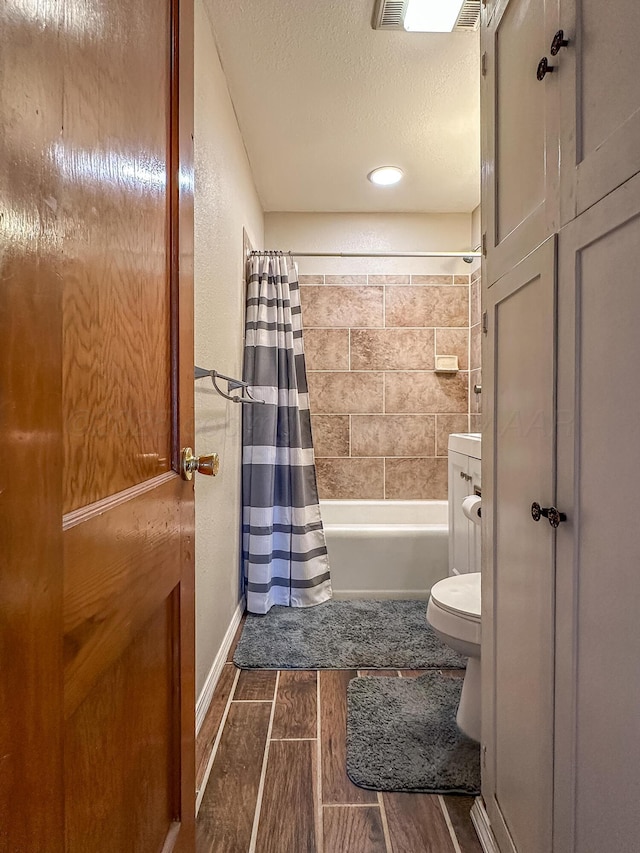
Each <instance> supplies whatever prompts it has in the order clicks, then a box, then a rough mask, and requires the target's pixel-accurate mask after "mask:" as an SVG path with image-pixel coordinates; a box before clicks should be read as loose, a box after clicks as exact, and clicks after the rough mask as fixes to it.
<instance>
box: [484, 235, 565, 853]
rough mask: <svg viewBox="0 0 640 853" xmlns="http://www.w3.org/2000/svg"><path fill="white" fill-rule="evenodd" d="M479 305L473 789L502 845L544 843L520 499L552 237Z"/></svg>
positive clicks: (543, 475) (535, 430)
mask: <svg viewBox="0 0 640 853" xmlns="http://www.w3.org/2000/svg"><path fill="white" fill-rule="evenodd" d="M485 305H486V308H487V311H488V339H487V345H486V346H485V348H484V351H483V369H482V373H483V383H482V384H483V388H482V390H483V397H484V398H485V403H486V405H487V412H488V413H489V417H488V418H487V422H486V429H485V432H484V433H483V437H482V455H483V459H482V508H483V511H482V548H483V578H482V744H483V754H484V764H483V775H482V794H483V797H484V800H485V803H486V808H487V813H488V815H489V818H490V820H491V826H492V828H493V831H494V833H495V836H496V839H497V840H498V843H499V846H500V850H501V853H508V851H512V853H513V851H517V853H549V851H550V850H551V834H552V803H553V677H554V636H553V632H554V585H553V584H554V541H555V533H554V531H553V528H552V527H551V526H550V525H549V523H548V522H547V521H546V519H544V518H543V519H542V520H541V521H539V522H538V523H536V522H534V520H533V518H532V515H531V504H532V503H533V502H534V501H537V502H538V503H540V504H541V505H542V506H544V507H550V506H552V505H554V502H555V477H554V458H555V238H554V237H551V238H549V239H548V240H547V241H546V242H545V243H543V244H542V246H540V247H539V248H538V249H537V250H536V251H535V252H533V253H532V254H531V255H529V256H528V257H527V258H525V259H524V260H523V261H522V262H521V263H520V264H518V265H517V266H516V267H515V268H514V270H513V271H512V272H510V273H508V274H507V275H505V276H504V277H503V278H502V279H500V281H498V282H497V283H496V284H494V285H493V287H491V288H489V289H488V291H487V292H486V294H485ZM485 395H486V396H485ZM483 405H484V404H483ZM485 750H486V752H485Z"/></svg>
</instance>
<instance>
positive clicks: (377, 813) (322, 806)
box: [196, 653, 482, 853]
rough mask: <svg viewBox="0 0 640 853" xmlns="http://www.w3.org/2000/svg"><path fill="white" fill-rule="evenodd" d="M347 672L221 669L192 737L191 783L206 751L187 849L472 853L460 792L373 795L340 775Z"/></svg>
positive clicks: (215, 852) (202, 852) (475, 851)
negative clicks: (193, 836)
mask: <svg viewBox="0 0 640 853" xmlns="http://www.w3.org/2000/svg"><path fill="white" fill-rule="evenodd" d="M231 654H232V653H230V657H231ZM367 674H376V675H388V676H396V677H400V676H402V677H415V676H416V675H418V674H419V673H417V672H403V673H398V672H396V671H392V672H389V671H382V670H378V671H374V672H372V671H368V673H367ZM355 675H356V672H355V671H350V670H321V671H319V672H317V671H315V670H312V671H302V670H293V671H292V670H281V671H278V672H275V671H269V670H251V671H240V670H238V669H236V667H235V666H234V664H233V663H227V664H226V665H225V666H224V669H223V672H222V676H221V678H220V681H219V682H218V686H217V688H216V692H215V694H214V698H213V701H212V703H211V707H210V710H209V713H208V715H207V718H206V720H205V721H204V723H203V726H202V729H201V731H200V735H199V737H198V746H197V756H196V760H197V764H198V784H199V785H200V784H201V782H202V778H203V775H204V772H205V769H206V767H207V765H208V763H209V756H210V755H211V751H212V747H214V746H215V748H216V751H215V758H214V762H213V766H212V768H211V773H210V776H209V781H208V784H207V787H206V790H205V793H204V797H203V800H202V805H201V807H200V812H199V815H198V822H197V844H196V850H197V853H248V851H254V850H255V851H258V853H267V851H268V853H346V851H348V853H418V851H425V853H482V851H481V847H480V845H479V842H478V840H477V838H476V836H475V832H474V830H473V826H472V824H471V820H470V818H469V810H470V808H471V805H472V802H473V799H472V798H471V797H456V796H444V797H440V796H432V795H428V794H386V793H385V794H378V793H376V792H374V791H366V790H364V789H362V788H358V787H356V786H355V785H354V784H353V783H352V782H351V781H350V780H349V778H348V777H347V774H346V771H345V760H346V759H345V728H346V691H347V684H348V683H349V679H351V678H353V677H354V676H355ZM462 675H463V673H457V674H456V673H452V677H461V676H462Z"/></svg>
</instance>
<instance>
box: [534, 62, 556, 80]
mask: <svg viewBox="0 0 640 853" xmlns="http://www.w3.org/2000/svg"><path fill="white" fill-rule="evenodd" d="M554 68H555V65H549V60H548V59H547V57H546V56H543V57H542V59H541V60H540V62H539V63H538V70H537V71H536V77H537V78H538V80H544V78H545V76H546V75H547V74H551V72H552V71H553V70H554Z"/></svg>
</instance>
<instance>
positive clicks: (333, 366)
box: [304, 329, 349, 370]
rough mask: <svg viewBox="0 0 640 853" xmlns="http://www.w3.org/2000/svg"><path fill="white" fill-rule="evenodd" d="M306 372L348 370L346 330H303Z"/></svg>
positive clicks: (347, 333)
mask: <svg viewBox="0 0 640 853" xmlns="http://www.w3.org/2000/svg"><path fill="white" fill-rule="evenodd" d="M304 354H305V360H306V363H307V370H348V369H349V330H348V329H305V330H304Z"/></svg>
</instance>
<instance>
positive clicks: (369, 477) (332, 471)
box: [316, 459, 384, 500]
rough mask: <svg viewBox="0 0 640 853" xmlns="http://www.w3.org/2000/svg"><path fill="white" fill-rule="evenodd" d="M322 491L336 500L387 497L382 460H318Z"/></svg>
mask: <svg viewBox="0 0 640 853" xmlns="http://www.w3.org/2000/svg"><path fill="white" fill-rule="evenodd" d="M316 470H317V473H318V492H319V495H320V497H321V498H324V499H325V500H326V499H333V500H339V499H342V500H354V499H361V500H375V499H381V498H383V497H384V461H383V460H382V459H318V460H316Z"/></svg>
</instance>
